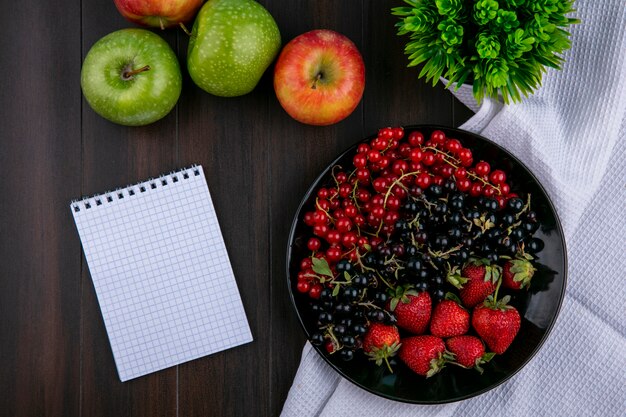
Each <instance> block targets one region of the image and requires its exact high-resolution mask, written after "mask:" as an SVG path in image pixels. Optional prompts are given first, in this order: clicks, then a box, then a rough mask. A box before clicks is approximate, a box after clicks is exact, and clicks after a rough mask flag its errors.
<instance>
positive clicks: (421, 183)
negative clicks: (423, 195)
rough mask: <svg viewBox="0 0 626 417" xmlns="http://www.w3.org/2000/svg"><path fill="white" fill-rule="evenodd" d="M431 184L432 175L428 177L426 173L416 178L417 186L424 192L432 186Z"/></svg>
mask: <svg viewBox="0 0 626 417" xmlns="http://www.w3.org/2000/svg"><path fill="white" fill-rule="evenodd" d="M430 182H431V179H430V175H428V174H427V173H425V172H421V173H420V174H418V175H417V177H416V178H415V185H417V186H418V187H420V188H421V189H422V190H425V189H426V188H428V186H429V185H430Z"/></svg>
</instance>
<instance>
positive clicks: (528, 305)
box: [287, 125, 567, 404]
mask: <svg viewBox="0 0 626 417" xmlns="http://www.w3.org/2000/svg"><path fill="white" fill-rule="evenodd" d="M435 129H440V130H442V131H444V132H445V134H446V136H448V137H454V138H457V139H459V140H460V141H461V142H462V144H463V146H465V147H469V148H470V149H471V150H472V153H473V155H474V161H478V160H486V161H488V162H489V163H490V164H491V165H492V166H493V167H494V168H498V169H503V170H504V171H505V172H506V173H507V177H508V182H509V184H510V185H511V190H512V191H518V190H522V191H524V192H530V193H531V194H532V208H533V210H534V211H536V212H537V214H538V218H539V221H540V222H541V227H540V229H539V231H537V233H536V234H535V236H536V237H539V238H541V239H542V240H543V241H544V243H545V248H544V249H543V251H542V252H540V253H539V254H538V255H537V262H538V271H537V273H536V274H535V276H534V277H533V281H532V284H533V285H532V287H531V289H530V290H529V291H518V292H515V293H510V294H511V295H512V296H513V299H512V301H511V304H512V305H514V306H515V307H516V308H517V309H518V310H519V312H520V315H521V316H522V325H521V329H520V332H519V334H518V335H517V337H516V338H515V340H514V341H513V344H512V345H511V346H510V347H509V349H508V350H507V351H506V352H505V353H504V354H503V355H500V356H496V357H495V358H494V359H493V360H492V361H491V362H490V363H488V364H487V365H485V366H484V369H485V372H484V373H483V374H482V375H480V374H479V373H478V372H476V371H474V370H466V369H462V368H459V367H456V366H448V367H446V368H445V369H444V370H443V371H442V372H440V373H439V374H436V375H435V376H433V377H431V378H429V379H425V378H424V377H421V376H419V375H417V374H415V373H413V372H412V371H411V370H410V369H408V368H407V367H406V366H404V365H403V364H401V363H399V364H398V365H397V366H396V367H395V369H394V373H393V374H390V373H389V371H387V370H386V368H385V367H384V366H381V367H378V366H376V365H375V364H374V363H372V362H371V361H368V360H367V359H366V357H365V355H362V354H361V353H358V354H357V355H355V358H354V359H353V360H352V361H350V362H344V361H343V360H341V359H340V358H339V357H338V355H329V354H327V353H326V351H325V350H324V349H323V347H315V349H316V350H317V351H318V353H319V354H320V355H322V357H323V358H324V359H325V360H326V362H328V364H329V365H330V366H331V367H333V368H334V369H335V370H336V371H337V372H338V373H339V374H340V375H341V376H343V377H344V378H346V379H347V380H349V381H351V382H353V383H354V384H356V385H358V386H359V387H361V388H363V389H365V390H367V391H369V392H371V393H374V394H376V395H379V396H381V397H384V398H388V399H391V400H396V401H403V402H409V403H415V404H441V403H448V402H453V401H459V400H463V399H466V398H470V397H473V396H475V395H479V394H482V393H484V392H486V391H488V390H490V389H492V388H495V387H496V386H498V385H500V384H501V383H503V382H504V381H506V380H507V379H509V378H511V377H512V376H513V375H514V374H515V373H517V372H518V371H519V370H520V369H522V367H524V365H525V364H526V363H528V361H529V360H530V359H531V358H532V357H533V356H534V355H535V354H536V353H537V351H538V350H539V349H540V347H541V345H542V344H543V343H544V341H545V340H546V338H547V337H548V334H549V333H550V330H551V329H552V325H553V324H554V322H555V320H556V318H557V315H558V313H559V309H560V306H561V302H562V300H563V295H564V293H565V283H566V274H567V253H566V249H565V239H564V237H563V229H562V228H561V223H560V221H559V218H558V216H557V214H556V212H555V210H554V206H553V205H552V202H551V201H550V199H549V198H548V196H547V194H546V192H545V190H544V189H543V187H542V186H541V184H540V183H539V181H538V180H537V178H536V177H535V176H534V175H533V174H532V173H531V172H530V170H529V169H528V168H526V167H525V166H524V165H523V164H522V163H521V162H520V161H519V160H518V159H517V158H515V157H514V156H513V155H511V154H510V153H509V152H507V151H506V150H504V149H503V148H502V147H500V146H499V145H497V144H495V143H494V142H492V141H490V140H488V139H486V138H484V137H482V136H479V135H476V134H474V133H471V132H467V131H464V130H460V129H452V128H446V127H441V126H431V125H421V126H409V127H405V131H406V133H407V134H408V133H409V132H410V131H412V130H419V131H421V132H422V133H423V134H424V136H425V137H429V136H430V133H431V132H432V131H433V130H435ZM373 137H374V136H371V137H369V138H367V139H365V140H364V142H366V141H369V140H371V139H372V138H373ZM357 145H358V144H355V145H354V146H352V147H350V148H349V149H348V150H346V151H345V152H344V153H342V154H341V155H340V156H339V157H338V158H337V159H335V160H334V161H333V162H331V163H330V164H329V165H328V167H327V168H326V169H325V170H324V171H323V172H322V173H321V174H320V176H319V177H318V178H317V179H316V180H315V181H314V182H313V184H312V185H311V187H310V188H309V190H308V191H307V193H306V194H305V196H304V198H303V199H302V202H301V204H300V206H299V207H298V211H297V212H296V215H295V218H294V220H293V224H292V227H291V232H290V235H289V241H288V242H289V245H288V248H287V280H288V285H289V292H290V296H291V301H292V303H293V306H294V307H295V309H296V313H297V314H298V318H299V319H300V323H301V324H302V327H303V329H304V331H305V333H306V335H307V338H310V336H311V334H312V333H313V332H314V331H315V330H316V327H315V321H316V319H315V318H314V317H313V315H312V314H311V313H310V311H309V301H310V299H309V297H308V295H306V294H304V295H303V294H300V293H298V292H297V291H295V284H296V282H297V279H296V276H297V273H298V271H299V264H300V261H301V260H302V259H303V258H304V257H305V256H307V255H308V254H309V253H310V251H308V249H307V248H306V242H307V240H308V238H309V237H311V232H310V228H309V227H308V226H306V225H305V224H304V222H303V221H302V216H303V215H304V213H305V212H306V211H308V209H309V208H310V207H312V206H313V203H314V199H315V193H314V191H315V190H316V189H317V188H318V187H320V186H324V185H325V184H330V183H331V181H332V178H331V176H330V170H331V168H332V167H333V166H335V165H343V166H346V167H348V166H352V157H353V155H354V154H355V152H356V146H357ZM501 293H502V290H501Z"/></svg>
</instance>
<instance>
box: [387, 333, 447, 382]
mask: <svg viewBox="0 0 626 417" xmlns="http://www.w3.org/2000/svg"><path fill="white" fill-rule="evenodd" d="M445 350H446V345H445V344H444V343H443V340H441V338H439V337H437V336H431V335H423V336H413V337H407V338H406V339H402V346H401V347H400V351H399V352H398V356H399V357H400V359H401V360H402V361H403V362H404V363H405V364H406V365H407V366H408V367H409V368H411V369H412V370H413V372H415V373H417V374H419V375H423V376H425V377H426V378H429V377H431V376H433V375H435V374H436V373H437V372H439V371H441V369H443V367H444V366H445V364H446V361H447V360H448V359H449V358H451V357H450V356H448V355H446V354H445Z"/></svg>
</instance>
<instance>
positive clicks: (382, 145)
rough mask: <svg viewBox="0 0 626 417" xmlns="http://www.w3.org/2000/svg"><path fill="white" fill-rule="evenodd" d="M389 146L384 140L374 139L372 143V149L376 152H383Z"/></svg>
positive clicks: (387, 141)
mask: <svg viewBox="0 0 626 417" xmlns="http://www.w3.org/2000/svg"><path fill="white" fill-rule="evenodd" d="M387 146H389V140H388V139H386V138H380V137H378V138H376V139H374V140H373V141H372V149H376V150H377V151H384V150H385V149H387Z"/></svg>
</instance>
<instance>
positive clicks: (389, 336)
mask: <svg viewBox="0 0 626 417" xmlns="http://www.w3.org/2000/svg"><path fill="white" fill-rule="evenodd" d="M399 347H400V333H399V332H398V328H397V327H396V326H388V325H386V324H380V323H372V324H371V325H370V327H369V329H368V330H367V333H365V337H364V338H363V351H364V352H365V353H366V354H367V355H368V356H369V357H370V359H371V360H373V361H375V362H376V365H378V366H380V365H382V363H383V361H385V363H386V364H387V368H389V371H391V372H392V373H393V370H392V369H391V365H389V360H388V358H390V357H392V356H395V354H396V353H397V351H398V348H399Z"/></svg>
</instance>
